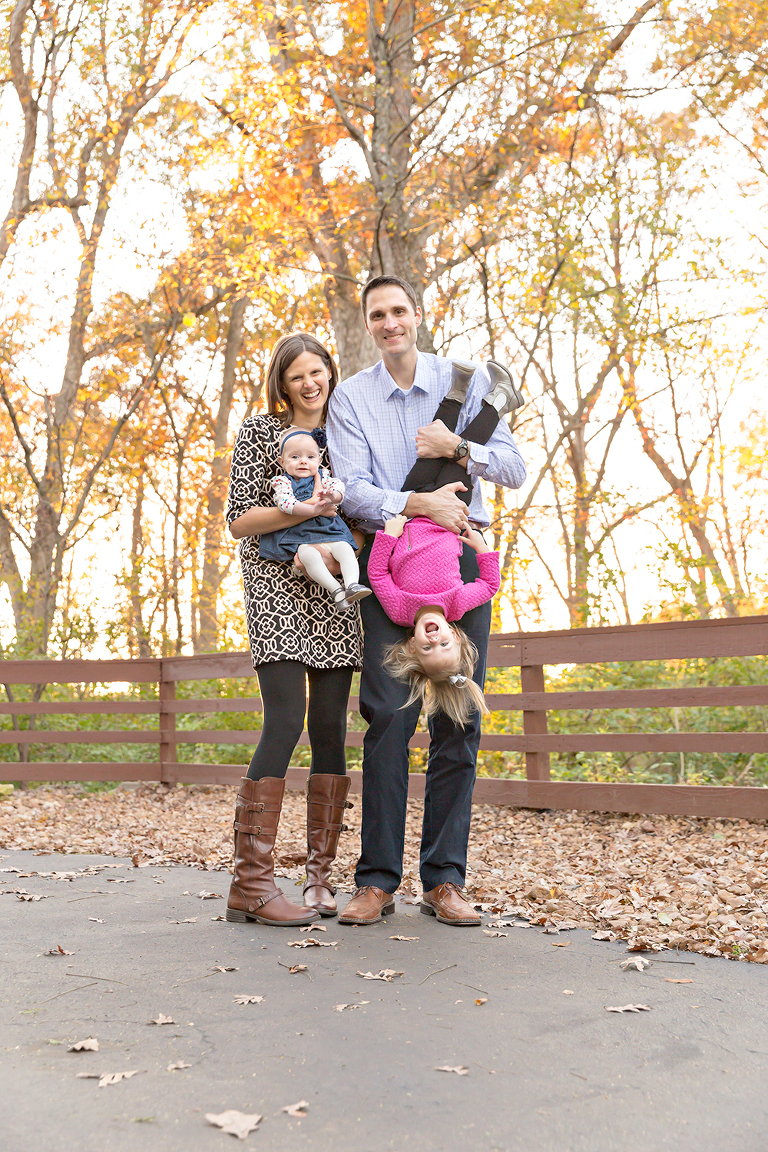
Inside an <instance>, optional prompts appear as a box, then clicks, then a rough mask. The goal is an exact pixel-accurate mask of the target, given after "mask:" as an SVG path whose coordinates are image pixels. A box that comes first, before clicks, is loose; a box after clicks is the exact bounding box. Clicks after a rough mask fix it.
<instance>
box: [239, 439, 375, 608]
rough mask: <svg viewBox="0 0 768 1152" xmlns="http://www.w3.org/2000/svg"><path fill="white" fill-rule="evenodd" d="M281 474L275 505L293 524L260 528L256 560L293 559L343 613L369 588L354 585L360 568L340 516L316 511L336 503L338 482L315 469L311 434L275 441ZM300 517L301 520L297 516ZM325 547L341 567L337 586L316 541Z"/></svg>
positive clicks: (339, 496) (274, 484) (341, 491)
mask: <svg viewBox="0 0 768 1152" xmlns="http://www.w3.org/2000/svg"><path fill="white" fill-rule="evenodd" d="M280 464H281V467H282V468H283V475H282V476H276V477H275V478H274V480H273V481H272V487H273V488H274V490H275V504H276V505H277V507H278V508H279V509H280V511H281V512H286V513H287V514H288V515H289V516H295V517H297V520H296V524H295V525H294V524H291V525H289V527H287V528H280V529H278V530H277V531H276V532H265V533H264V534H263V535H262V536H261V537H260V538H259V558H260V559H262V560H293V558H294V556H296V557H298V559H299V560H300V561H301V564H302V565H303V567H304V571H305V572H306V573H307V575H308V576H309V578H310V580H314V581H315V583H317V584H320V585H321V586H322V587H323V588H325V589H327V591H328V592H330V593H331V596H332V597H333V603H334V604H335V606H336V608H337V610H338V611H339V612H346V611H347V610H348V609H349V608H350V607H351V606H352V604H354V603H355V601H356V600H362V599H363V597H364V596H370V594H371V590H370V588H366V587H365V586H364V585H363V584H360V583H359V580H360V568H359V566H358V563H357V557H356V556H355V540H354V537H353V535H352V533H351V532H350V530H349V528H348V526H347V525H346V524H345V523H344V521H343V520H342V519H341V517H340V516H336V515H334V516H322V515H317V509H318V508H320V507H326V506H327V504H328V501H329V500H330V501H331V503H333V504H336V505H338V504H341V501H342V500H343V498H344V485H343V484H342V482H341V480H337V479H336V478H335V477H333V476H331V474H330V472H328V470H327V469H326V468H321V467H320V449H319V448H318V446H317V442H316V441H315V439H314V437H313V436H312V433H311V432H306V431H303V430H302V429H296V430H294V431H292V432H288V433H287V434H286V435H285V436H284V437H283V439H282V441H281V444H280ZM298 517H301V519H298ZM318 544H322V545H324V547H325V548H327V549H328V551H329V552H330V554H331V556H333V558H334V560H337V561H338V563H339V565H340V567H341V574H342V577H343V580H344V585H343V586H342V585H341V584H339V582H338V581H337V580H336V579H335V578H334V577H333V576H332V575H331V573H330V572H329V570H328V568H327V566H326V563H325V561H324V559H323V556H322V553H321V552H320V551H319V550H318V548H317V547H316V545H318Z"/></svg>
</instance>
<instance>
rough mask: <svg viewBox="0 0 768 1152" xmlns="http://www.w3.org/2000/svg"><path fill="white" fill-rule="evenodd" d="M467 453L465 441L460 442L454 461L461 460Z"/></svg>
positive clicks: (467, 448) (467, 446)
mask: <svg viewBox="0 0 768 1152" xmlns="http://www.w3.org/2000/svg"><path fill="white" fill-rule="evenodd" d="M468 453H469V445H468V444H467V442H466V440H462V442H461V444H459V446H458V448H457V449H456V459H457V460H463V459H464V457H465V456H466V455H467V454H468Z"/></svg>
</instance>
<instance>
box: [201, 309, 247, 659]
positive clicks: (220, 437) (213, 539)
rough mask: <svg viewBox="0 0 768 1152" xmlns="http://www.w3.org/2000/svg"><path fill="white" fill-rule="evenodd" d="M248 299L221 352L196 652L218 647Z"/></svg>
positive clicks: (233, 317) (234, 315)
mask: <svg viewBox="0 0 768 1152" xmlns="http://www.w3.org/2000/svg"><path fill="white" fill-rule="evenodd" d="M247 307H248V300H247V299H246V298H245V297H242V298H241V299H240V300H235V301H234V302H233V304H232V309H231V312H230V317H229V327H228V329H227V342H226V347H225V351H224V371H223V373H222V379H221V393H220V395H219V408H218V411H217V413H216V424H215V427H214V434H213V460H212V461H211V478H210V482H209V484H208V492H207V494H206V506H205V543H204V545H203V575H202V579H201V581H200V594H199V600H198V605H199V608H198V610H199V618H200V624H199V628H198V634H197V640H196V644H195V653H200V652H215V651H216V649H217V646H218V631H219V622H218V602H219V590H220V588H221V580H222V576H223V572H222V568H221V564H220V560H219V558H220V556H221V533H222V527H223V524H224V504H225V500H226V491H227V471H228V463H229V460H228V454H227V441H228V435H229V418H230V415H231V413H232V403H233V400H234V394H235V368H236V366H237V360H238V356H239V355H240V349H241V347H242V343H243V321H244V319H245V312H246V309H247Z"/></svg>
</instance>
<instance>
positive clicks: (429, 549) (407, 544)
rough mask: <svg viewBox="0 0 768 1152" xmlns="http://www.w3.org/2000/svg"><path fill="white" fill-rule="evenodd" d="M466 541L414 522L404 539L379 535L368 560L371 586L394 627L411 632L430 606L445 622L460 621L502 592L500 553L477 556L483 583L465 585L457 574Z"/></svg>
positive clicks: (437, 527)
mask: <svg viewBox="0 0 768 1152" xmlns="http://www.w3.org/2000/svg"><path fill="white" fill-rule="evenodd" d="M462 547H463V544H462V541H461V539H460V538H459V537H458V536H456V535H455V534H454V533H453V532H449V531H448V529H447V528H441V527H440V525H439V524H435V523H434V522H433V521H432V520H428V519H426V517H423V516H416V517H414V519H413V520H409V521H408V522H407V524H406V525H405V528H404V529H403V534H402V536H401V537H399V539H398V538H396V537H394V536H387V534H386V533H385V532H377V533H376V538H375V540H374V542H373V547H372V549H371V555H370V559H369V560H368V580H369V583H370V585H371V588H373V590H374V592H375V593H376V595H377V597H378V599H379V602H380V604H381V606H382V608H383V609H384V611H385V612H386V614H387V616H389V618H390V620H394V622H395V624H402V625H405V626H408V627H412V626H413V624H414V623H415V618H416V613H417V612H418V611H419V609H420V608H426V607H427V605H435V607H437V608H442V610H443V612H444V613H445V618H446V620H459V619H461V617H462V616H463V615H464V613H465V612H469V610H470V609H471V608H477V607H478V605H480V604H485V603H486V602H487V601H488V600H492V599H493V597H494V596H495V595H496V593H497V592H498V590H499V586H500V584H501V576H500V573H499V554H498V552H482V553H479V554H478V557H477V563H478V567H479V569H480V578H479V580H474V581H473V582H472V583H471V584H463V583H462V580H461V572H460V570H459V557H460V556H461V552H462Z"/></svg>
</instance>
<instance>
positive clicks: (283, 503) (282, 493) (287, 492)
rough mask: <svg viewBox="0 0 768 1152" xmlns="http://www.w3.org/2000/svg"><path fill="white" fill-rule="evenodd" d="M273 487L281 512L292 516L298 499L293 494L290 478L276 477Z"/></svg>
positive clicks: (276, 502)
mask: <svg viewBox="0 0 768 1152" xmlns="http://www.w3.org/2000/svg"><path fill="white" fill-rule="evenodd" d="M272 487H273V488H274V490H275V504H276V505H277V507H278V508H279V509H280V511H281V512H287V513H288V515H289V516H290V515H291V514H292V512H293V509H294V505H295V504H296V497H295V496H294V494H293V485H292V484H291V480H290V477H289V476H275V477H274V479H273V481H272Z"/></svg>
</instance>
